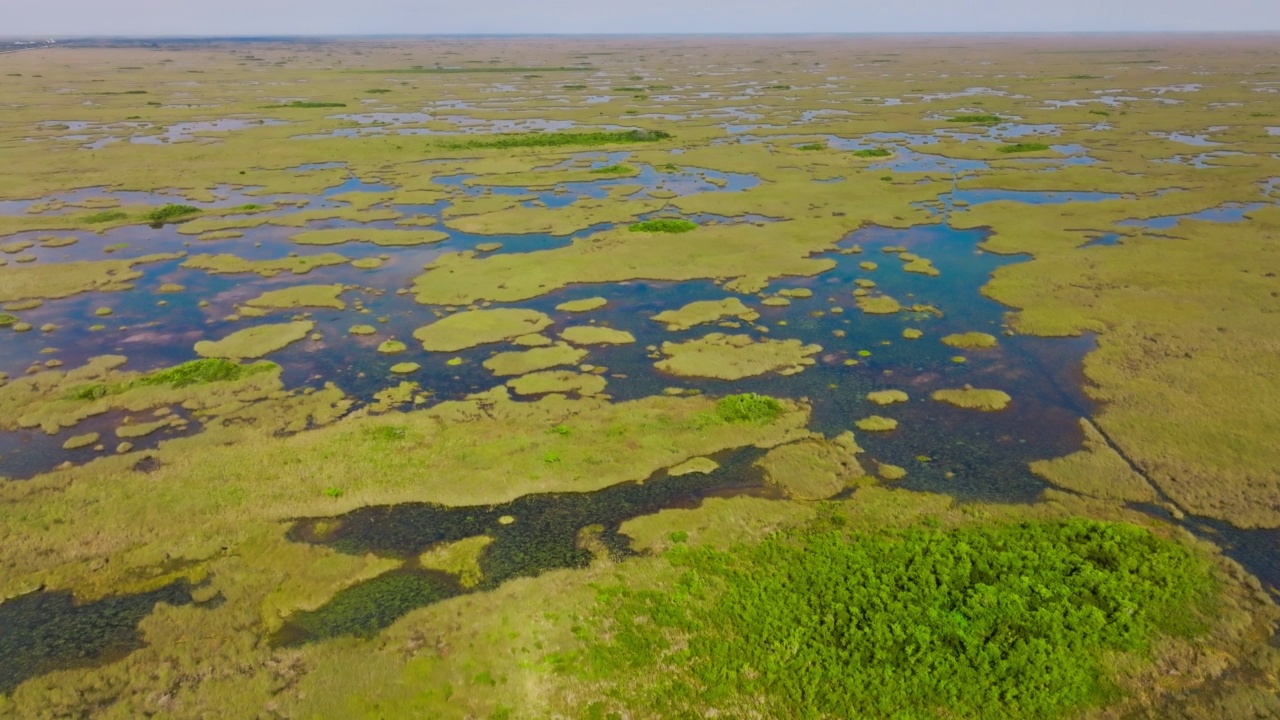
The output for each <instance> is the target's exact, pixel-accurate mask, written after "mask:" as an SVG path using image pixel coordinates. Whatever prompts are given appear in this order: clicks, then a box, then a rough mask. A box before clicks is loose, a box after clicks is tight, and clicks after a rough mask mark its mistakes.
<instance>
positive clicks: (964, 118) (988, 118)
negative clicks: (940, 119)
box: [947, 115, 1004, 124]
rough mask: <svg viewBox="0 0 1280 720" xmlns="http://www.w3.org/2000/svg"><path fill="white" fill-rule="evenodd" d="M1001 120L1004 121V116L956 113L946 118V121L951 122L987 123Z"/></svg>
mask: <svg viewBox="0 0 1280 720" xmlns="http://www.w3.org/2000/svg"><path fill="white" fill-rule="evenodd" d="M1003 121H1004V118H1002V117H1000V116H999V115H956V116H955V117H949V118H947V122H953V123H981V124H987V123H998V122H1003Z"/></svg>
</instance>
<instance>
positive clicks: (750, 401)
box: [716, 393, 786, 423]
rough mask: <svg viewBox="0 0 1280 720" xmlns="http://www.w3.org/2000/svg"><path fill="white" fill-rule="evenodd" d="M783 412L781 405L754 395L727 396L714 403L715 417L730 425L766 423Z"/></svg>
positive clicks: (769, 398) (767, 397)
mask: <svg viewBox="0 0 1280 720" xmlns="http://www.w3.org/2000/svg"><path fill="white" fill-rule="evenodd" d="M784 412H786V408H784V407H782V403H780V402H778V401H777V400H774V399H773V398H771V397H769V396H768V395H757V394H756V393H742V394H740V395H727V396H725V397H722V398H720V399H719V400H717V401H716V417H717V418H719V419H721V420H723V421H725V422H731V423H735V422H736V423H766V422H770V421H771V420H774V419H775V418H777V417H778V416H779V415H781V414H782V413H784Z"/></svg>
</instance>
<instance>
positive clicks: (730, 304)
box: [650, 297, 760, 330]
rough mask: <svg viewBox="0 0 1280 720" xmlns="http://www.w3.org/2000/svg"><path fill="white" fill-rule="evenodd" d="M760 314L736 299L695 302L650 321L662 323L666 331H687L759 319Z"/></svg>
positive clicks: (658, 315)
mask: <svg viewBox="0 0 1280 720" xmlns="http://www.w3.org/2000/svg"><path fill="white" fill-rule="evenodd" d="M759 317H760V313H758V312H756V311H754V310H752V309H751V308H749V307H747V306H746V305H744V304H742V301H741V300H739V299H738V298H736V297H729V298H725V299H724V300H696V301H694V302H691V303H689V304H688V305H685V306H684V307H682V308H680V309H678V310H663V311H662V312H660V313H658V314H657V315H654V316H653V317H652V318H650V319H651V320H653V321H654V322H660V323H664V324H665V325H666V326H667V329H668V330H688V329H689V328H691V327H693V326H695V325H703V324H706V323H713V322H719V321H720V320H723V319H725V318H735V319H738V320H742V321H744V322H753V321H755V320H757V319H759Z"/></svg>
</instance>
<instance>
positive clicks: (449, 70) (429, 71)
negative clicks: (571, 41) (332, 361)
mask: <svg viewBox="0 0 1280 720" xmlns="http://www.w3.org/2000/svg"><path fill="white" fill-rule="evenodd" d="M594 70H595V68H593V67H588V66H579V67H497V66H495V67H469V68H459V67H422V66H421V65H415V66H414V67H411V68H392V69H389V70H350V71H348V72H353V73H362V74H365V75H369V74H374V75H459V74H462V73H530V72H538V73H544V72H592V71H594Z"/></svg>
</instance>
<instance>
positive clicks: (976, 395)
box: [929, 385, 1013, 412]
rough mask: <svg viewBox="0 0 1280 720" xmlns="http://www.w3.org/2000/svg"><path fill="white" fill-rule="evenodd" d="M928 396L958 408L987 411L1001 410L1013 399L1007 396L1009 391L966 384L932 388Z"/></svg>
mask: <svg viewBox="0 0 1280 720" xmlns="http://www.w3.org/2000/svg"><path fill="white" fill-rule="evenodd" d="M929 397H931V398H933V399H934V400H935V401H937V402H944V403H947V404H948V405H954V406H956V407H958V408H965V409H967V410H985V411H988V412H990V411H995V410H1003V409H1005V408H1006V407H1008V406H1009V402H1010V401H1012V400H1013V398H1011V397H1009V393H1007V392H1005V391H1003V390H991V389H984V388H973V387H969V386H967V385H966V386H965V387H963V388H950V389H943V390H934V391H933V393H932V394H930V395H929Z"/></svg>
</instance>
